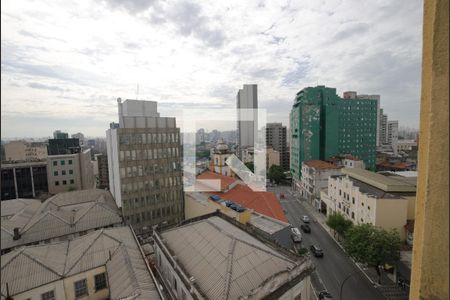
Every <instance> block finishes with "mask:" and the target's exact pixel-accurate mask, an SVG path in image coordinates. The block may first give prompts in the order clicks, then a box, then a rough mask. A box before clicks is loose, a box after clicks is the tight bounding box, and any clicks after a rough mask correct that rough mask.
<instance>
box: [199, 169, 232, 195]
mask: <svg viewBox="0 0 450 300" xmlns="http://www.w3.org/2000/svg"><path fill="white" fill-rule="evenodd" d="M197 179H218V180H220V190H221V191H223V190H226V189H227V188H228V187H229V186H230V185H231V184H232V183H234V182H235V181H236V180H237V179H236V178H233V177H229V176H225V175H222V174H217V173H214V172H211V171H205V172H203V173H201V174H200V175H198V176H197Z"/></svg>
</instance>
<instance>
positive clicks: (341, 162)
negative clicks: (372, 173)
mask: <svg viewBox="0 0 450 300" xmlns="http://www.w3.org/2000/svg"><path fill="white" fill-rule="evenodd" d="M326 161H327V162H329V163H332V164H334V165H336V166H338V167H345V168H350V169H351V168H358V169H365V168H366V165H365V163H364V161H363V160H361V159H358V158H357V157H354V156H353V155H350V154H345V155H336V156H333V157H330V158H329V159H327V160H326Z"/></svg>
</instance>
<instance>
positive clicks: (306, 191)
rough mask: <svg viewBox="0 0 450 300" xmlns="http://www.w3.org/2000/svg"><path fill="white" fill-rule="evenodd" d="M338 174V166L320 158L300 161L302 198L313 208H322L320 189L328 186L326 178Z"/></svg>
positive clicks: (339, 172) (339, 169)
mask: <svg viewBox="0 0 450 300" xmlns="http://www.w3.org/2000/svg"><path fill="white" fill-rule="evenodd" d="M340 174H341V168H340V167H338V166H336V165H334V164H331V163H328V162H325V161H322V160H307V161H304V162H302V179H301V190H300V193H301V195H302V197H303V199H306V200H308V201H309V202H310V203H311V204H312V205H313V206H314V207H315V208H317V209H319V210H322V207H321V203H320V191H321V190H323V189H326V188H327V187H328V178H329V177H330V176H333V175H340Z"/></svg>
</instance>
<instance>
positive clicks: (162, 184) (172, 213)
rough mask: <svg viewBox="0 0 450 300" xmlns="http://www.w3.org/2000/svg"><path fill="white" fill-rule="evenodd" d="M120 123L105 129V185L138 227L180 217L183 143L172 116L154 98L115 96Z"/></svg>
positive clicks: (128, 218)
mask: <svg viewBox="0 0 450 300" xmlns="http://www.w3.org/2000/svg"><path fill="white" fill-rule="evenodd" d="M118 109H119V124H116V123H114V124H111V128H110V129H108V130H107V132H106V136H107V156H108V173H109V187H110V191H111V193H112V195H113V196H114V198H115V200H116V203H117V206H118V207H120V208H121V210H122V213H123V216H124V219H125V222H127V223H129V224H131V225H132V226H133V229H134V230H136V232H143V231H149V230H151V226H153V225H157V224H161V223H167V224H172V223H178V222H180V221H181V220H183V212H184V207H183V205H184V202H183V182H182V170H181V160H182V150H181V149H182V148H181V139H180V129H179V128H177V127H176V121H175V118H168V117H160V115H159V113H158V112H157V103H156V102H154V101H141V100H139V101H138V100H126V101H124V102H123V103H122V100H121V99H120V98H119V99H118Z"/></svg>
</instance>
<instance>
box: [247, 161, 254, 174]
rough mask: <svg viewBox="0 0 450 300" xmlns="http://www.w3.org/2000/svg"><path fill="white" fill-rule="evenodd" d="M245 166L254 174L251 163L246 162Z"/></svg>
mask: <svg viewBox="0 0 450 300" xmlns="http://www.w3.org/2000/svg"><path fill="white" fill-rule="evenodd" d="M245 166H246V167H247V168H249V169H250V171H252V172H255V165H254V164H253V163H252V162H246V163H245Z"/></svg>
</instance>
